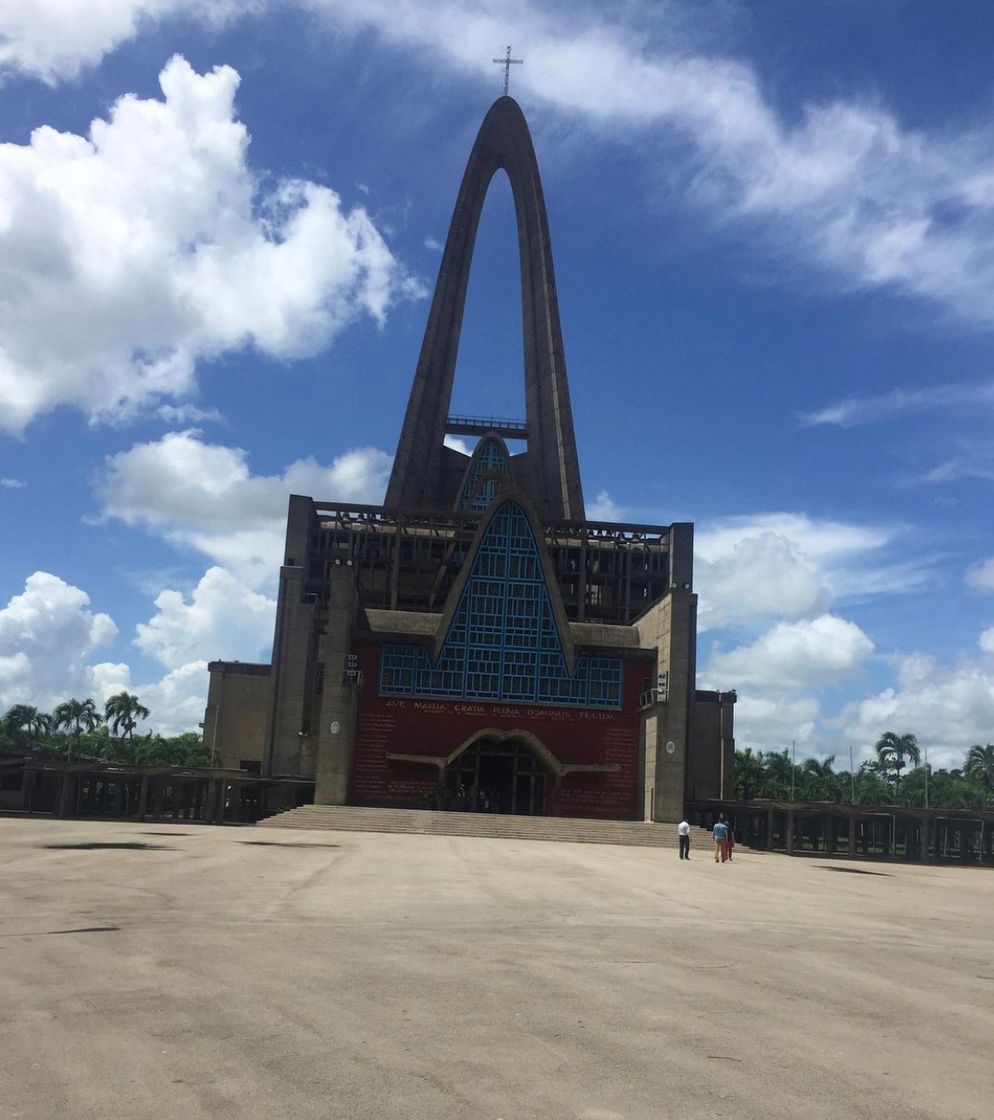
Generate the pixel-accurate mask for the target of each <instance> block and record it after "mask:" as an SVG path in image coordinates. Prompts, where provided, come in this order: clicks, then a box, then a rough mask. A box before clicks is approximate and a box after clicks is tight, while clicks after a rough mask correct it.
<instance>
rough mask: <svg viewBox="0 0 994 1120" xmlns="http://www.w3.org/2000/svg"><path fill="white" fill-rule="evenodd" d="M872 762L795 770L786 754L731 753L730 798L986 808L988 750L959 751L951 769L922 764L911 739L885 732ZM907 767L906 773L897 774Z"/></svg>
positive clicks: (830, 761) (990, 771)
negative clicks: (958, 762)
mask: <svg viewBox="0 0 994 1120" xmlns="http://www.w3.org/2000/svg"><path fill="white" fill-rule="evenodd" d="M874 753H875V754H876V758H874V759H872V760H871V761H869V762H864V763H863V764H862V765H861V766H860V767H859V769H858V770H856V771H855V772H852V771H850V770H836V769H835V755H829V756H828V757H827V758H824V759H817V758H806V759H804V760H803V761H802V762H798V763H797V765H796V766H795V765H794V764H793V763H792V761H791V756H790V752H788V751H786V750H782V751H753V750H752V749H751V748H750V749H747V750H743V751H736V752H735V796H736V797H737V798H740V799H742V800H752V799H753V798H771V799H774V800H778V801H790V800H794V801H840V802H848V803H853V804H856V805H908V806H914V807H918V808H924V807H925V806H926V804H927V806H928V807H929V808H932V809H979V808H986V807H988V806H989V805H990V804H991V800H992V791H994V745H992V744H991V743H987V744H986V745H985V746H981V745H980V744H979V743H978V744H975V745H974V746H972V747H970V748H969V750H967V751H966V752H965V756H964V759H963V765H962V766H961V767H959V768H957V769H952V770H946V769H938V770H937V769H935V768H933V767H932V766H928V767H925V766H923V765H922V751H921V748H920V747H919V745H918V740H917V738H916V736H914V735H912V734H907V733H906V734H904V735H898V734H896V733H895V732H893V731H885V732H884V734H883V735H881V736H880V738H879V739H878V740H877V743H876V746H875V747H874ZM906 768H907V773H903V774H902V771H904V770H905V769H906Z"/></svg>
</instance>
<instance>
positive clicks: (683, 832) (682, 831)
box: [676, 821, 690, 859]
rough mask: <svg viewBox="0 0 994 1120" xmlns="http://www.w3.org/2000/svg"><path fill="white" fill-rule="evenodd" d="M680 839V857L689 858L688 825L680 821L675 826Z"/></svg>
mask: <svg viewBox="0 0 994 1120" xmlns="http://www.w3.org/2000/svg"><path fill="white" fill-rule="evenodd" d="M676 831H677V836H678V837H679V840H680V858H681V859H690V825H689V824H688V823H687V822H686V821H681V822H680V823H679V824H678V825H677V828H676Z"/></svg>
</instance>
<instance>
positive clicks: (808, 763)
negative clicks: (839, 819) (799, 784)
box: [801, 754, 839, 801]
mask: <svg viewBox="0 0 994 1120" xmlns="http://www.w3.org/2000/svg"><path fill="white" fill-rule="evenodd" d="M834 762H835V755H834V754H830V755H829V756H828V758H826V759H825V760H824V761H822V760H820V759H817V758H806V759H805V760H804V761H803V762H802V763H801V773H802V774H803V775H804V779H805V781H804V794H805V797H806V798H807V799H808V800H809V801H836V800H838V796H839V790H838V784H839V782H838V775H837V774H836V773H835V770H834V769H833V763H834Z"/></svg>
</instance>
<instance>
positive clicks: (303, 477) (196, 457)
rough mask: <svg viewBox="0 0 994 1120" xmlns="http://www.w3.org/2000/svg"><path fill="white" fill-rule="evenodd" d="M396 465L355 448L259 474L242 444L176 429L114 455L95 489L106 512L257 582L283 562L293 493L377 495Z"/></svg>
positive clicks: (361, 498) (351, 497) (340, 497)
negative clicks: (327, 461)
mask: <svg viewBox="0 0 994 1120" xmlns="http://www.w3.org/2000/svg"><path fill="white" fill-rule="evenodd" d="M390 465H391V460H390V457H389V456H388V455H387V454H386V453H385V452H382V451H377V450H375V449H374V448H358V449H355V450H352V451H347V452H345V453H344V454H342V455H340V456H339V457H338V458H337V459H335V461H334V462H333V463H332V464H331V465H330V466H322V465H321V464H320V463H318V462H317V461H316V460H315V459H313V458H307V459H298V460H297V461H296V462H294V463H291V464H290V466H288V467H287V468H286V470H285V471H283V473H282V474H279V475H253V474H252V473H251V472H250V470H249V465H248V456H247V453H246V452H245V451H243V450H242V449H241V448H237V447H225V446H222V445H219V444H210V443H205V442H204V441H203V440H202V439H201V438H200V434H199V433H198V432H196V431H186V432H170V433H168V434H167V435H165V436H163V437H162V438H161V439H160V440H158V441H156V442H154V443H139V444H135V445H134V446H133V447H132V448H131V449H130V450H128V451H124V452H121V453H120V454H118V455H113V456H111V457H110V458H108V460H107V461H106V464H105V469H104V472H103V476H102V478H101V481H100V484H99V487H98V490H99V496H100V498H101V501H102V504H103V510H102V513H103V516H104V517H105V518H117V519H119V520H121V521H124V522H125V523H126V524H128V525H140V526H144V527H145V528H148V529H150V530H152V531H153V532H156V533H158V534H160V535H162V536H164V537H166V538H167V539H168V540H170V541H172V542H173V543H174V544H177V545H179V546H182V547H185V548H193V549H196V550H197V551H199V552H202V553H203V554H204V555H206V556H208V557H210V558H211V559H212V560H213V561H215V562H216V563H218V564H221V565H223V566H224V567H226V568H228V569H229V570H230V571H231V572H232V574H233V575H234V576H235V577H236V578H238V579H239V580H241V581H242V582H244V583H246V584H248V585H249V586H251V587H253V588H259V587H265V586H270V585H271V583H272V581H273V580H275V578H276V574H277V571H278V568H279V565H280V563H281V562H282V557H283V542H284V537H285V526H286V511H287V499H288V497H289V495H290V494H305V495H309V496H311V497H314V498H316V499H318V500H319V501H320V500H323V501H343V502H349V501H355V502H372V503H375V502H377V501H380V500H381V499H382V496H383V492H384V489H385V487H386V480H387V476H388V474H389V470H390Z"/></svg>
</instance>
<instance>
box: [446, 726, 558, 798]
mask: <svg viewBox="0 0 994 1120" xmlns="http://www.w3.org/2000/svg"><path fill="white" fill-rule="evenodd" d="M446 785H447V786H448V788H449V792H450V794H451V796H452V798H453V805H454V806H458V807H460V808H465V809H467V810H469V811H470V812H484V813H520V814H522V815H524V816H541V815H542V814H543V813H544V812H545V771H544V770H543V769H542V767H541V765H540V764H539V762H538V761H537V760H536V758H535V756H534V755H533V754H532V753H531V751H530V750H528V748H527V747H526V746H524V745H523V744H521V743H518V742H515V741H514V740H513V739H504V740H502V741H500V742H494V741H491V740H486V739H484V740H480V741H479V742H477V743H474V744H473V745H472V746H471V747H468V748H467V749H466V750H464V751H463V753H462V754H461V755H460V756H459V757H458V758H457V759H456V760H455V761H454V762H453V763H452V764H451V765H450V766H449V767H448V769H447V771H446Z"/></svg>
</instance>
